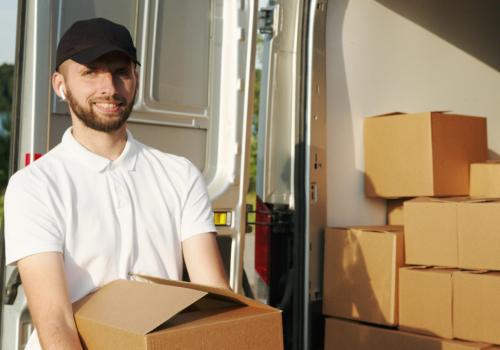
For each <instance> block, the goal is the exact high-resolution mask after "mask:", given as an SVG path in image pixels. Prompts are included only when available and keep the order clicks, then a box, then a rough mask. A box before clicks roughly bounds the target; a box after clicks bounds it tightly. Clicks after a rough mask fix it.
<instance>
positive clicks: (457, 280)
mask: <svg viewBox="0 0 500 350" xmlns="http://www.w3.org/2000/svg"><path fill="white" fill-rule="evenodd" d="M453 292H454V304H453V323H454V336H455V337H457V338H460V339H467V340H473V341H483V342H488V343H494V344H500V273H499V272H489V273H471V272H465V271H463V272H456V273H454V275H453Z"/></svg>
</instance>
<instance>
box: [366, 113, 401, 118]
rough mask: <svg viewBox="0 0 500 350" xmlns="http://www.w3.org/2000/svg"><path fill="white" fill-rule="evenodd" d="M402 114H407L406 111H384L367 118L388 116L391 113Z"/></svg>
mask: <svg viewBox="0 0 500 350" xmlns="http://www.w3.org/2000/svg"><path fill="white" fill-rule="evenodd" d="M402 114H407V113H406V112H389V113H384V114H377V115H372V116H369V117H367V118H377V117H389V116H391V115H402Z"/></svg>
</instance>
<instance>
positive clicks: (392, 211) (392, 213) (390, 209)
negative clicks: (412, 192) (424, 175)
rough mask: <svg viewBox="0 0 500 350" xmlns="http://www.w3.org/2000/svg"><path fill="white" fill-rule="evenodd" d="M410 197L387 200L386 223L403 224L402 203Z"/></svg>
mask: <svg viewBox="0 0 500 350" xmlns="http://www.w3.org/2000/svg"><path fill="white" fill-rule="evenodd" d="M410 199H411V198H397V199H388V200H387V225H400V226H403V225H404V215H403V204H404V202H405V201H407V200H410Z"/></svg>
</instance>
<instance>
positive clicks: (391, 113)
mask: <svg viewBox="0 0 500 350" xmlns="http://www.w3.org/2000/svg"><path fill="white" fill-rule="evenodd" d="M450 112H451V111H449V110H448V111H428V112H418V113H407V112H389V113H384V114H377V115H373V116H369V117H368V118H378V117H390V116H393V115H415V114H427V115H428V114H432V113H440V114H445V113H450Z"/></svg>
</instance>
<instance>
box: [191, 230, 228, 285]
mask: <svg viewBox="0 0 500 350" xmlns="http://www.w3.org/2000/svg"><path fill="white" fill-rule="evenodd" d="M182 251H183V253H184V261H185V263H186V268H187V271H188V273H189V279H190V280H191V282H194V283H199V284H205V285H209V286H214V287H219V288H226V289H230V287H229V283H228V281H227V276H226V271H225V270H224V264H223V263H222V259H221V256H220V252H219V246H218V245H217V241H216V238H215V232H207V233H202V234H199V235H196V236H193V237H191V238H188V239H186V240H185V241H183V242H182Z"/></svg>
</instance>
